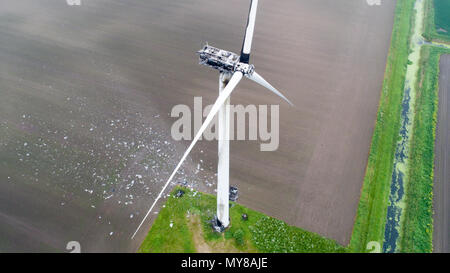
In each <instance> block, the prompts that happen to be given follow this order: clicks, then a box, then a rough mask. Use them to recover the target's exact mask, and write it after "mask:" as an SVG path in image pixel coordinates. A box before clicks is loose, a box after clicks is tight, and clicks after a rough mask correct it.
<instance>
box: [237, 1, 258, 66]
mask: <svg viewBox="0 0 450 273" xmlns="http://www.w3.org/2000/svg"><path fill="white" fill-rule="evenodd" d="M257 9H258V0H251V3H250V11H249V13H248V21H247V29H246V30H245V37H244V44H243V45H242V50H241V59H240V61H241V62H242V63H247V64H248V62H249V61H250V51H251V49H252V41H253V32H254V30H255V21H256V10H257Z"/></svg>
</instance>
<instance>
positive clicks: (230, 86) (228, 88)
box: [131, 72, 243, 238]
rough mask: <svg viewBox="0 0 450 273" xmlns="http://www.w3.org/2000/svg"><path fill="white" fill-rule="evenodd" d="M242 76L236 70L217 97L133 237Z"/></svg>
mask: <svg viewBox="0 0 450 273" xmlns="http://www.w3.org/2000/svg"><path fill="white" fill-rule="evenodd" d="M242 76H243V74H242V73H241V72H236V73H234V74H233V76H232V77H231V79H230V81H229V82H228V84H227V86H226V87H225V89H224V90H223V91H222V93H220V95H219V97H218V98H217V100H216V102H215V103H214V105H213V107H212V108H211V111H210V112H209V114H208V116H207V117H206V119H205V122H203V124H202V126H201V127H200V129H199V130H198V132H197V134H196V135H195V137H194V139H193V140H192V142H191V145H189V147H188V148H187V150H186V152H185V153H184V155H183V157H182V158H181V160H180V162H179V163H178V165H177V167H176V168H175V170H174V171H173V172H172V174H171V175H170V177H169V179H168V180H167V182H166V184H165V185H164V187H163V188H162V190H161V192H160V193H159V195H158V197H156V199H155V201H154V202H153V204H152V206H151V207H150V210H149V211H148V212H147V214H146V215H145V217H144V219H143V220H142V222H141V224H140V225H139V226H138V228H137V230H136V232H135V233H134V234H133V236H132V237H131V238H134V236H135V235H136V233H137V232H138V231H139V229H140V228H141V226H142V224H143V223H144V222H145V220H146V219H147V217H148V215H149V214H150V212H151V211H152V210H153V207H154V206H155V205H156V203H157V202H158V200H159V199H160V198H161V195H162V194H163V192H164V191H165V190H166V188H167V186H168V185H169V184H170V182H171V181H172V179H173V177H174V176H175V174H176V173H177V171H178V169H179V168H180V167H181V165H182V164H183V162H184V160H186V158H187V156H188V155H189V153H190V152H191V150H192V148H194V146H195V144H196V143H197V141H198V140H199V139H200V137H201V136H202V135H203V132H204V131H205V130H206V128H207V127H208V125H209V124H210V123H211V121H212V120H213V118H214V116H215V115H216V114H217V113H218V112H219V110H220V107H221V106H222V105H223V104H224V103H225V101H226V100H227V98H228V97H229V96H230V95H231V92H233V90H234V89H235V87H236V86H237V85H238V83H239V82H240V81H241V79H242Z"/></svg>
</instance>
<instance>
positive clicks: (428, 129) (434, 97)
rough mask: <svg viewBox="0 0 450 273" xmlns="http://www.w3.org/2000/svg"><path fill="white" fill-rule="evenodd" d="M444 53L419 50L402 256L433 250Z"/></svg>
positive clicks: (439, 50) (431, 49) (448, 51)
mask: <svg viewBox="0 0 450 273" xmlns="http://www.w3.org/2000/svg"><path fill="white" fill-rule="evenodd" d="M444 53H447V54H448V53H450V50H446V49H443V48H438V47H434V46H424V47H422V53H421V54H422V58H421V63H420V70H419V81H418V83H417V90H418V94H417V100H416V106H415V109H414V111H415V119H414V130H413V138H412V141H411V148H410V149H411V157H410V162H409V165H410V167H409V177H410V181H409V186H408V188H407V192H406V199H407V202H406V207H405V215H404V217H405V218H404V224H403V229H402V233H403V236H402V240H401V242H400V250H401V251H402V252H431V251H432V249H433V246H432V243H433V242H432V239H433V170H434V144H435V131H436V121H437V111H438V99H439V96H438V92H439V59H440V56H441V54H444Z"/></svg>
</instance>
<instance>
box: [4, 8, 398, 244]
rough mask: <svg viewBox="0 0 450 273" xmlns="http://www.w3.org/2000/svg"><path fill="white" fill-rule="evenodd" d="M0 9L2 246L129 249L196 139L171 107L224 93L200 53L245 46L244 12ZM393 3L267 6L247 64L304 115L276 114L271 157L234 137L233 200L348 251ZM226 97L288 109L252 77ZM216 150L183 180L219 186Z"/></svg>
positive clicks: (208, 147) (209, 146)
mask: <svg viewBox="0 0 450 273" xmlns="http://www.w3.org/2000/svg"><path fill="white" fill-rule="evenodd" d="M0 1H1V2H5V3H2V9H1V10H0V35H1V39H0V96H1V100H0V122H1V123H0V179H1V180H0V183H1V184H0V251H14V250H15V251H27V250H28V251H56V250H57V251H64V250H65V244H66V243H67V242H68V241H70V240H79V241H80V242H81V244H82V248H83V250H85V251H134V250H136V247H137V246H138V244H139V240H136V241H134V242H131V241H130V236H131V234H132V233H133V232H134V230H135V228H136V227H137V225H138V222H139V221H140V219H142V216H143V215H142V213H145V212H146V210H147V209H148V207H149V205H150V202H151V200H152V198H154V197H155V196H156V194H157V191H158V189H159V188H160V187H161V184H162V183H163V182H164V181H165V179H167V177H168V175H169V172H170V171H171V169H172V168H173V167H174V166H175V165H176V162H177V160H178V159H179V158H180V156H181V155H182V153H183V152H184V149H185V147H186V146H187V145H188V143H177V142H174V141H172V140H171V139H170V127H171V125H172V122H174V119H171V118H169V114H170V111H171V109H172V107H173V106H174V105H176V104H180V103H182V104H188V105H189V106H192V105H193V97H194V96H203V103H204V105H206V104H209V103H212V102H213V100H214V98H215V97H216V95H217V92H218V91H217V86H218V75H217V73H216V72H215V71H212V70H208V69H207V68H204V67H200V66H198V64H197V59H196V58H197V57H196V55H195V51H196V50H198V49H199V48H200V46H201V44H202V42H204V41H208V42H210V43H211V44H212V45H215V46H218V47H221V48H224V49H228V50H231V51H234V52H239V50H240V47H241V44H242V38H243V33H244V28H245V22H246V16H247V12H248V5H247V3H242V2H243V1H238V0H232V1H204V0H172V1H163V0H152V1H145V2H143V1H137V0H132V1H131V0H130V1H119V0H116V1H104V0H98V1H97V0H96V1H89V0H82V5H81V6H80V7H69V6H67V5H66V4H65V2H64V1H54V0H42V1H31V0H29V1H3V0H0ZM225 2H226V3H225ZM244 2H245V1H244ZM394 6H395V1H383V4H382V5H381V6H369V5H367V3H366V1H365V0H346V1H335V0H303V1H296V0H286V1H261V3H260V8H259V14H258V17H257V26H256V32H255V37H254V46H253V53H254V54H253V56H252V62H253V63H254V64H255V65H256V67H257V69H258V72H259V73H260V74H261V75H263V76H264V77H265V78H266V79H267V80H269V81H270V82H271V83H273V84H274V85H275V86H276V87H277V88H279V89H280V90H281V91H282V92H283V93H284V94H285V95H286V96H287V97H288V98H289V99H291V100H292V101H293V103H294V104H295V107H293V108H289V106H287V105H285V104H281V107H280V134H281V136H280V147H279V150H278V151H276V152H271V153H264V152H259V143H258V142H234V143H232V146H231V155H232V164H231V179H232V182H231V183H232V184H236V185H238V186H239V189H240V200H239V202H241V203H243V204H244V205H247V206H249V207H251V208H253V209H256V210H260V211H262V212H265V213H267V214H269V215H271V216H274V217H277V218H280V219H282V220H285V221H287V222H288V223H290V224H294V225H297V226H299V227H302V228H305V229H307V230H311V231H315V232H318V233H320V234H322V235H324V236H327V237H330V238H333V239H336V240H337V241H339V242H340V243H343V244H347V243H348V242H349V239H350V235H351V231H352V227H353V221H354V216H355V214H356V208H357V204H358V201H359V195H360V190H361V185H362V180H363V177H364V172H365V166H366V163H367V156H368V151H369V145H370V141H371V136H372V131H373V127H374V121H375V116H376V111H377V105H378V99H379V95H380V91H381V86H382V80H383V73H384V69H385V63H386V56H387V52H388V47H389V42H390V41H389V40H390V34H391V30H392V23H393V14H394ZM224 11H228V12H224ZM232 103H234V104H248V103H252V104H272V103H279V100H278V98H277V97H275V96H273V95H270V94H269V93H267V92H266V91H265V90H263V89H262V88H260V87H259V86H257V85H255V84H254V83H251V82H249V81H243V83H242V85H240V87H239V88H238V90H236V92H235V94H234V95H233V97H232ZM166 140H167V141H168V142H167V143H165V141H166ZM216 145H217V144H216V143H215V142H211V143H208V142H205V141H203V142H201V143H200V145H199V146H198V147H197V148H196V149H195V151H194V153H193V155H192V160H191V161H190V162H188V164H187V165H186V166H185V168H184V171H185V175H179V177H178V181H182V180H183V179H187V180H188V181H189V182H191V183H195V184H196V185H197V187H198V188H200V189H203V190H204V189H206V190H207V191H210V192H212V191H213V188H214V172H215V166H216V162H217V146H216ZM200 160H202V161H200ZM197 164H201V168H200V172H199V173H197V174H194V172H195V169H196V168H197ZM118 175H120V176H118ZM149 223H150V221H149V222H148V223H147V228H148V224H149ZM145 233H146V230H145V228H144V229H143V230H142V231H141V232H140V234H139V235H138V237H137V239H142V238H143V236H145ZM35 234H40V235H39V236H36V235H35ZM8 238H9V239H8ZM11 238H14V239H11Z"/></svg>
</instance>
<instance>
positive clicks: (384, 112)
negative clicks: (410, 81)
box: [350, 0, 414, 252]
mask: <svg viewBox="0 0 450 273" xmlns="http://www.w3.org/2000/svg"><path fill="white" fill-rule="evenodd" d="M413 7H414V1H413V0H404V1H398V2H397V7H396V10H395V21H394V27H393V32H392V37H391V46H390V49H389V55H388V60H387V64H386V72H385V78H384V82H383V89H382V93H381V98H380V104H379V108H378V114H377V120H376V124H375V129H374V134H373V137H372V144H371V148H370V154H369V160H368V164H367V169H366V175H365V178H364V184H363V188H362V191H361V198H360V202H359V206H358V211H357V215H356V220H355V225H354V228H353V233H352V238H351V241H350V250H351V251H352V252H366V251H367V249H366V247H367V243H369V242H371V241H374V242H378V243H380V244H381V245H382V244H383V239H384V228H385V223H386V213H387V206H388V196H389V186H390V182H391V175H392V169H393V158H394V153H395V149H396V143H397V139H398V137H399V135H398V132H399V127H400V110H401V102H402V98H403V90H404V80H405V74H406V66H407V64H408V54H409V37H410V34H411V29H412V26H413V22H412V21H411V20H414V19H413V18H414V16H413V14H414V10H413Z"/></svg>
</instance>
